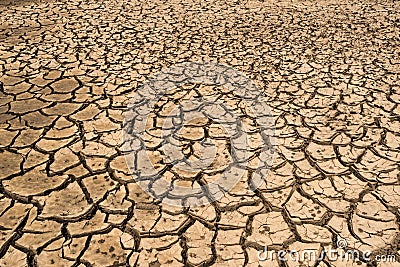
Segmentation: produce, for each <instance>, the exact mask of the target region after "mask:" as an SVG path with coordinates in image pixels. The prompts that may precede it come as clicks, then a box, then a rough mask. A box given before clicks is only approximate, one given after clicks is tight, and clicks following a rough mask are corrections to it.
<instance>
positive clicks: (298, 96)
mask: <svg viewBox="0 0 400 267" xmlns="http://www.w3.org/2000/svg"><path fill="white" fill-rule="evenodd" d="M0 14H1V16H0V266H12V267H18V266H40V267H41V266H82V267H83V266H153V267H155V266H209V265H214V266H289V267H291V266H293V267H294V266H318V267H328V266H335V267H336V266H337V267H341V266H353V265H354V266H380V267H384V266H399V265H396V264H400V263H392V264H389V263H379V262H376V261H373V262H369V263H367V262H358V263H349V262H339V261H338V262H330V261H328V259H326V258H324V259H323V260H322V261H316V260H313V259H309V260H304V261H303V262H300V263H299V262H291V261H288V262H285V263H284V262H278V261H272V262H268V263H265V262H260V261H259V260H258V259H257V251H258V250H260V249H262V248H263V247H264V246H268V247H269V248H272V249H277V250H279V249H283V248H284V249H290V250H297V251H302V250H306V249H317V250H318V251H321V250H322V249H323V248H326V247H328V246H333V247H335V246H336V242H337V240H338V239H341V238H345V239H346V240H347V241H348V245H349V247H351V248H355V249H357V250H360V251H364V250H371V251H372V252H373V255H376V254H392V255H397V257H399V254H400V231H399V222H400V210H399V207H400V178H399V177H400V174H399V173H400V164H399V163H400V40H399V36H400V4H399V3H398V2H393V1H388V2H385V1H359V2H357V1H349V3H342V1H187V0H186V1H177V0H172V1H156V0H154V1H111V0H110V1H103V0H98V1H78V0H71V1H0ZM186 61H193V62H214V63H220V64H225V65H227V66H230V67H232V68H234V69H236V70H238V71H241V72H243V73H245V74H246V75H247V77H249V78H250V79H251V80H252V81H253V82H255V83H256V84H257V86H258V87H259V88H260V89H261V91H262V92H263V93H264V94H265V96H266V97H267V99H268V101H269V105H270V107H271V112H272V115H273V116H274V120H275V125H276V130H275V133H274V135H275V140H276V153H275V158H274V162H273V164H272V167H271V168H270V171H269V172H268V173H267V172H266V173H264V174H263V173H261V175H264V176H265V177H264V178H265V180H266V181H267V182H266V183H264V184H262V185H261V186H260V187H259V188H257V189H255V190H251V188H250V186H249V184H248V181H246V179H243V181H241V182H240V183H239V184H238V185H237V186H236V187H235V188H234V189H233V190H231V191H230V192H227V193H226V194H225V195H224V197H223V198H221V199H219V200H218V201H216V202H214V203H212V204H211V205H207V206H203V207H195V208H177V207H173V206H169V205H166V204H163V203H160V202H158V201H155V200H153V199H152V198H151V197H149V196H148V195H147V194H146V193H144V192H143V191H142V190H141V189H140V188H139V187H138V186H137V184H136V183H135V181H134V179H133V178H132V176H130V175H129V170H128V168H127V166H126V163H125V158H124V153H125V152H124V151H123V150H121V146H122V142H123V140H122V130H121V129H122V123H123V120H124V111H125V109H126V106H127V105H128V104H129V102H130V99H131V97H132V95H134V94H136V93H138V92H137V90H138V88H139V87H140V85H142V84H143V83H144V82H145V81H146V79H147V78H148V77H151V76H152V75H154V74H156V73H157V72H159V71H160V70H161V69H163V68H166V67H168V66H171V65H173V64H175V63H179V62H186ZM220 91H221V90H220V89H218V88H212V87H211V88H208V87H207V86H201V85H196V86H190V85H188V86H187V87H186V88H180V89H178V90H177V91H175V92H174V93H171V94H168V95H167V96H166V97H165V99H163V101H161V102H160V110H158V111H157V112H156V113H155V119H159V120H161V121H163V120H162V119H163V116H162V111H163V109H165V110H170V109H171V106H173V105H177V103H179V101H180V100H182V99H184V97H185V96H187V95H188V94H189V95H190V94H192V95H193V94H198V95H202V96H204V95H213V94H215V93H219V92H220ZM230 99H232V98H230V96H229V95H224V98H222V100H223V101H226V102H227V103H229V104H231V105H236V104H237V103H235V102H234V101H233V103H231V102H229V101H231V100H230ZM238 109H239V108H238ZM241 112H244V113H246V111H245V110H241ZM247 115H248V114H247ZM247 115H246V114H244V116H243V118H244V120H245V119H246V118H248V116H247ZM250 117H251V116H250ZM162 123H164V122H162ZM246 125H247V126H248V127H249V133H252V129H251V127H252V121H251V120H248V121H247V124H246ZM149 134H150V135H151V132H149ZM205 135H207V136H209V137H211V138H214V140H215V142H216V143H217V144H218V145H217V147H218V149H219V150H218V151H219V152H218V153H219V154H218V155H217V159H218V160H216V161H215V162H213V163H212V168H211V169H212V170H218V169H219V168H222V166H223V165H224V164H228V162H229V152H227V151H226V144H225V143H224V142H225V139H226V133H224V131H223V130H221V129H220V128H218V127H217V126H215V125H212V124H210V123H209V122H207V121H202V120H196V121H194V122H193V123H191V124H190V125H189V126H188V127H186V128H184V129H183V130H182V131H181V132H179V133H177V140H178V141H180V143H179V142H178V147H181V149H182V153H183V154H184V155H185V156H186V157H190V156H192V155H195V154H196V149H199V146H198V143H196V142H198V141H199V140H201V139H202V138H204V136H205ZM153 137H154V136H153ZM252 140H253V142H252V143H251V144H249V147H250V148H251V151H257V149H258V148H259V147H258V144H259V142H258V141H257V140H258V139H257V136H254V138H253V139H252ZM148 141H149V143H153V145H154V146H157V142H158V141H157V140H156V138H155V139H152V138H150V139H149V140H148ZM196 144H197V145H196ZM149 147H150V145H149ZM149 153H153V154H156V152H155V150H154V149H150V148H149ZM254 153H255V154H254V157H252V159H251V160H257V159H259V160H262V159H261V158H260V154H259V153H256V152H254ZM158 157H159V155H154V158H155V161H156V162H157V164H159V165H162V164H163V162H162V161H158ZM218 157H220V158H218ZM251 164H252V162H250V167H249V169H248V172H251V171H252V170H251ZM159 167H160V168H163V166H159ZM171 173H172V174H171ZM217 174H218V171H216V172H213V171H210V172H209V173H205V174H204V175H205V176H208V177H206V178H207V179H211V180H212V179H215V177H213V175H217ZM165 175H172V176H173V175H178V176H179V177H183V178H187V179H188V180H190V179H191V178H193V174H191V173H185V172H181V173H176V172H175V173H173V172H169V173H165ZM203 178H204V177H203ZM206 178H204V179H206Z"/></svg>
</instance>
